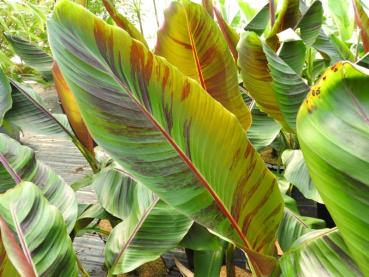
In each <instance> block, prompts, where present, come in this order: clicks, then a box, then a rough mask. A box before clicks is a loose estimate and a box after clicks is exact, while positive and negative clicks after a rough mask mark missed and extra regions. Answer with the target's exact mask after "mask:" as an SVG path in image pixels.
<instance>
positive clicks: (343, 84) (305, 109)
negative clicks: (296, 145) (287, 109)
mask: <svg viewBox="0 0 369 277" xmlns="http://www.w3.org/2000/svg"><path fill="white" fill-rule="evenodd" d="M368 86H369V71H368V70H367V69H365V68H363V67H360V66H357V65H355V64H352V63H350V62H340V63H337V64H336V65H334V66H332V67H331V68H329V69H328V70H327V71H326V72H325V73H324V74H323V76H322V77H321V78H320V80H319V81H318V82H317V83H316V85H315V86H314V87H312V89H311V91H310V92H309V94H308V96H307V98H306V100H305V101H304V103H303V105H302V106H301V108H300V111H299V114H298V117H297V134H298V138H299V142H300V145H301V149H302V152H303V154H304V158H305V162H306V164H307V166H308V169H309V172H310V176H311V178H312V180H313V182H314V184H315V186H316V188H317V189H318V191H319V194H320V196H321V198H322V199H323V202H324V203H325V205H326V206H327V209H328V211H329V213H330V214H331V215H332V218H333V220H334V222H335V223H336V225H337V227H338V229H339V230H340V233H341V235H342V238H343V239H344V241H345V243H346V244H347V247H348V249H349V251H350V252H351V254H352V257H353V259H354V260H355V261H356V262H357V264H358V266H359V267H360V268H361V270H362V272H363V273H364V274H365V275H367V274H369V252H368V249H369V240H368V237H369V221H368V214H369V197H368V195H369V171H368V168H369V156H368V155H367V153H368V151H369V143H368V142H369V116H368V114H369V95H368V93H367V90H366V88H367V87H368Z"/></svg>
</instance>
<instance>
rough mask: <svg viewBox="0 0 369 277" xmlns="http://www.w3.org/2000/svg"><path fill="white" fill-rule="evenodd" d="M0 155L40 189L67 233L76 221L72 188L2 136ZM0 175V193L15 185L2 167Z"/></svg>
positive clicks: (26, 148) (32, 155)
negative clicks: (56, 211)
mask: <svg viewBox="0 0 369 277" xmlns="http://www.w3.org/2000/svg"><path fill="white" fill-rule="evenodd" d="M0 155H1V156H2V157H3V158H4V159H5V162H6V163H7V164H8V166H9V167H10V168H11V169H12V170H13V171H15V173H16V174H18V175H19V177H20V178H21V179H22V180H25V181H30V182H33V183H34V184H36V185H37V186H38V187H39V188H40V189H41V191H42V193H43V194H44V196H45V197H46V199H47V200H48V201H49V202H50V204H52V205H54V206H55V207H57V208H58V209H59V210H60V212H61V213H62V215H63V217H64V220H65V223H66V226H67V229H68V232H70V231H71V230H72V229H73V226H74V223H75V222H76V218H77V200H76V197H75V194H74V191H73V190H72V188H70V187H69V186H68V185H67V184H66V183H65V182H64V180H63V179H62V178H61V177H60V176H59V175H57V174H56V173H55V172H54V171H53V170H52V169H51V168H49V167H48V166H46V165H45V164H43V163H42V162H40V161H38V160H36V158H35V153H34V152H33V150H32V149H31V148H29V147H27V146H23V145H21V144H19V143H18V142H17V141H15V140H13V139H11V138H9V137H8V136H6V135H4V134H0ZM0 167H1V166H0ZM0 173H1V175H0V193H4V192H6V191H7V190H8V189H10V188H12V187H14V186H15V182H14V181H13V180H12V179H9V177H8V175H7V174H5V173H4V172H3V169H2V168H0Z"/></svg>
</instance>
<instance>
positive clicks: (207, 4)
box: [201, 0, 214, 17]
mask: <svg viewBox="0 0 369 277" xmlns="http://www.w3.org/2000/svg"><path fill="white" fill-rule="evenodd" d="M201 4H202V6H203V7H204V8H205V10H206V11H207V12H208V14H209V15H210V16H211V17H214V12H213V8H214V6H213V1H212V0H202V1H201Z"/></svg>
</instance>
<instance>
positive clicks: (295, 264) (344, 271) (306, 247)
mask: <svg viewBox="0 0 369 277" xmlns="http://www.w3.org/2000/svg"><path fill="white" fill-rule="evenodd" d="M280 267H281V269H282V275H281V276H286V277H289V276H332V277H334V276H345V277H346V276H347V277H361V276H364V275H363V274H362V273H361V272H360V270H359V268H358V267H357V265H356V264H355V262H354V261H353V260H352V258H351V254H350V252H349V251H348V249H347V246H346V244H345V242H344V240H343V239H342V237H341V235H340V233H339V232H338V230H337V229H331V230H329V229H323V230H316V231H312V232H309V233H306V234H305V235H303V236H301V237H300V238H299V239H298V240H297V241H296V242H295V243H294V244H293V245H292V246H291V247H290V249H289V250H288V251H287V252H285V253H284V254H283V256H282V258H281V259H280Z"/></svg>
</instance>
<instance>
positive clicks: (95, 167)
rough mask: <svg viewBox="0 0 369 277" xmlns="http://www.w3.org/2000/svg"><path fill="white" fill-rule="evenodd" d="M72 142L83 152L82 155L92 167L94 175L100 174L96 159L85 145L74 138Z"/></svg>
mask: <svg viewBox="0 0 369 277" xmlns="http://www.w3.org/2000/svg"><path fill="white" fill-rule="evenodd" d="M72 142H73V143H74V145H75V146H76V147H77V148H78V150H79V151H80V152H81V154H82V155H83V156H84V157H85V159H86V161H87V162H88V164H89V165H90V167H91V169H92V172H93V173H98V172H99V171H100V169H99V166H98V164H97V163H96V159H95V157H94V156H93V155H92V154H91V153H90V152H89V151H88V150H87V149H86V147H84V146H83V144H82V143H81V142H80V141H79V140H78V138H76V137H75V136H73V137H72Z"/></svg>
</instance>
